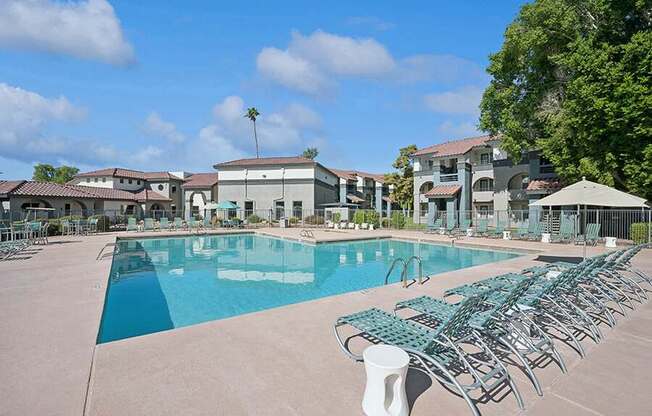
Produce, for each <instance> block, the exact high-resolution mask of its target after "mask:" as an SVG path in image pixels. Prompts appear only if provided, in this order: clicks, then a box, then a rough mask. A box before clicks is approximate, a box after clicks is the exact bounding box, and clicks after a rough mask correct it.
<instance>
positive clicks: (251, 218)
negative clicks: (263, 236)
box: [247, 214, 263, 224]
mask: <svg viewBox="0 0 652 416" xmlns="http://www.w3.org/2000/svg"><path fill="white" fill-rule="evenodd" d="M260 222H263V219H262V218H260V217H259V216H258V215H256V214H251V215H250V216H248V217H247V223H249V224H258V223H260Z"/></svg>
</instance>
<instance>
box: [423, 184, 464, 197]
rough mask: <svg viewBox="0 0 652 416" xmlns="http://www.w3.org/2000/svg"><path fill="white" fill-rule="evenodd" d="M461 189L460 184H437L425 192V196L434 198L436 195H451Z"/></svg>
mask: <svg viewBox="0 0 652 416" xmlns="http://www.w3.org/2000/svg"><path fill="white" fill-rule="evenodd" d="M460 189H462V187H461V186H460V185H437V186H435V187H434V188H432V189H431V190H429V191H428V192H426V193H425V194H423V195H424V196H425V197H426V198H434V197H438V196H453V195H455V194H456V193H458V192H459V191H460Z"/></svg>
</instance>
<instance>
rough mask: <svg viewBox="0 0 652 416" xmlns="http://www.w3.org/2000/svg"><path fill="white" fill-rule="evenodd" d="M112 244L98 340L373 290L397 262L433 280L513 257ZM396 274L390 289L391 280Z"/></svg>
mask: <svg viewBox="0 0 652 416" xmlns="http://www.w3.org/2000/svg"><path fill="white" fill-rule="evenodd" d="M117 246H118V247H117V251H116V254H115V255H114V257H113V264H112V267H111V274H110V277H109V286H108V288H107V294H106V300H105V304H104V312H103V314H102V323H101V327H100V333H99V336H98V343H103V342H109V341H114V340H118V339H123V338H129V337H133V336H137V335H144V334H149V333H153V332H158V331H164V330H167V329H172V328H179V327H182V326H187V325H192V324H196V323H200V322H205V321H211V320H215V319H221V318H227V317H230V316H235V315H241V314H244V313H248V312H254V311H260V310H263V309H269V308H273V307H277V306H282V305H289V304H292V303H297V302H303V301H306V300H311V299H317V298H322V297H325V296H330V295H336V294H339V293H345V292H351V291H355V290H361V289H365V288H369V287H374V286H381V285H383V284H384V280H385V274H386V273H387V270H388V269H389V267H390V265H391V263H392V261H393V260H394V259H396V258H398V257H403V258H409V257H411V256H413V255H416V256H420V257H421V258H422V261H423V272H424V275H432V274H437V273H442V272H445V271H449V270H457V269H461V268H464V267H470V266H475V265H479V264H485V263H491V262H495V261H500V260H505V259H509V258H513V257H516V256H517V254H513V253H507V252H500V251H488V250H471V249H463V248H457V247H450V246H443V245H435V244H426V243H421V244H419V243H416V242H407V241H400V240H389V239H378V240H363V241H350V242H338V243H323V244H317V245H312V244H304V243H300V242H297V241H289V240H281V239H277V238H270V237H263V236H260V235H253V234H237V235H221V236H218V235H213V236H210V235H206V236H192V237H180V238H157V239H140V240H131V239H129V240H119V241H118V244H117ZM396 269H397V270H395V271H394V272H393V273H392V276H391V277H390V282H397V281H399V279H400V276H399V275H400V271H399V270H398V269H400V267H397V268H396ZM415 275H416V273H415V272H414V271H411V272H410V276H415Z"/></svg>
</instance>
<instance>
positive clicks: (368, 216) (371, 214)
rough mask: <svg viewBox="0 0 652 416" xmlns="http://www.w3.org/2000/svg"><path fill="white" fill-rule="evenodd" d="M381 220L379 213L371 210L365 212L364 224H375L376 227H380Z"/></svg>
mask: <svg viewBox="0 0 652 416" xmlns="http://www.w3.org/2000/svg"><path fill="white" fill-rule="evenodd" d="M379 219H380V216H379V215H378V213H377V212H376V211H374V210H369V211H366V212H365V215H364V222H366V223H369V224H373V225H374V227H378V225H379V224H380V221H379Z"/></svg>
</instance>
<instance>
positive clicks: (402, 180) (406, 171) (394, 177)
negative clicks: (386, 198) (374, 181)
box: [385, 144, 417, 210]
mask: <svg viewBox="0 0 652 416" xmlns="http://www.w3.org/2000/svg"><path fill="white" fill-rule="evenodd" d="M416 151H417V146H416V145H415V144H411V145H409V146H406V147H402V148H401V149H400V150H399V155H398V157H397V158H396V160H394V163H393V164H392V166H393V167H394V169H396V170H397V172H393V173H390V174H387V175H385V182H386V183H387V184H388V185H394V190H393V191H392V194H391V197H392V199H393V200H394V201H395V202H396V203H397V204H398V205H399V206H400V207H401V208H403V209H404V210H406V209H409V208H410V207H411V206H412V203H413V198H414V195H413V193H414V191H413V190H414V168H413V167H412V163H411V160H410V158H411V156H412V155H413V154H414V152H416Z"/></svg>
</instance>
